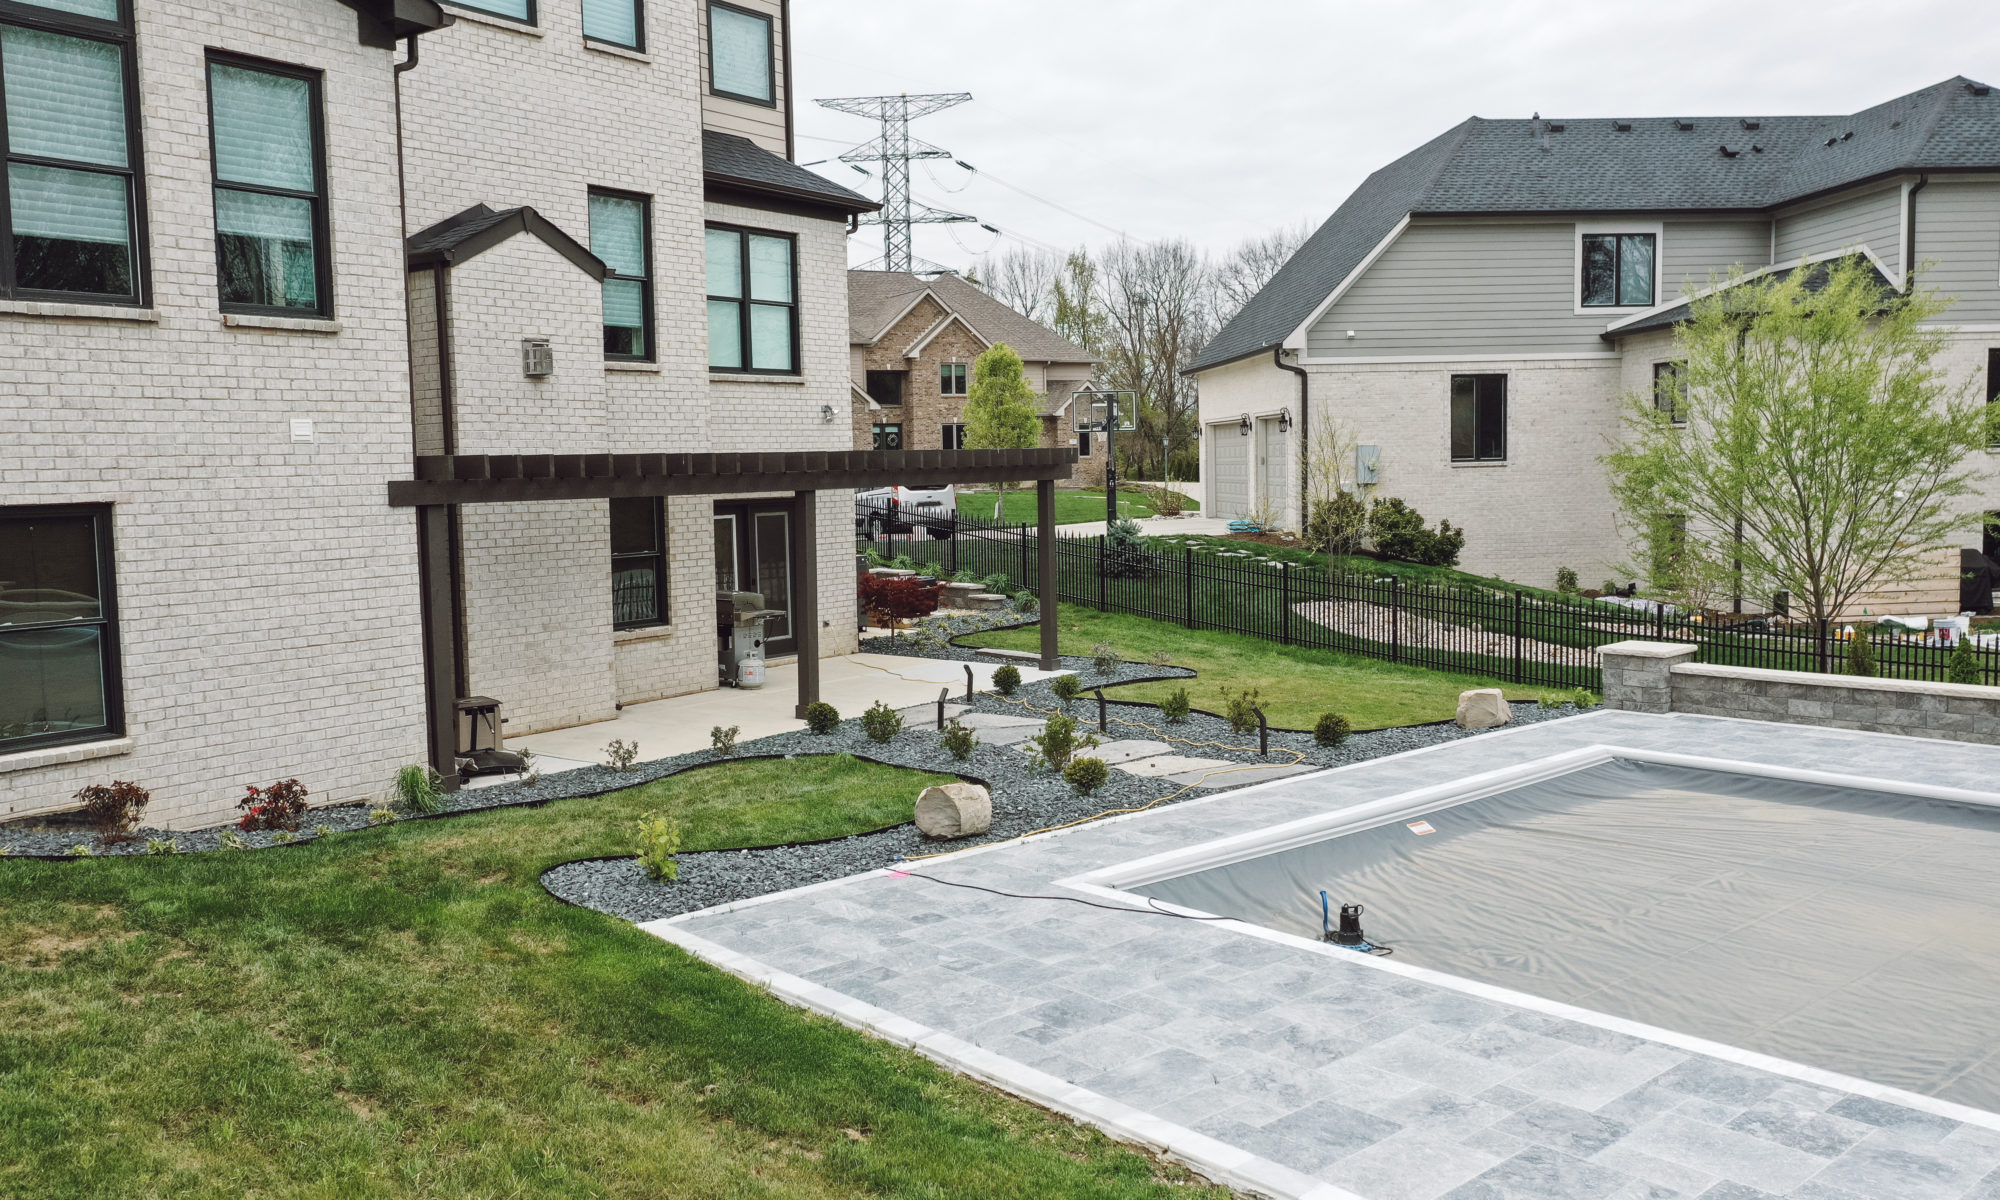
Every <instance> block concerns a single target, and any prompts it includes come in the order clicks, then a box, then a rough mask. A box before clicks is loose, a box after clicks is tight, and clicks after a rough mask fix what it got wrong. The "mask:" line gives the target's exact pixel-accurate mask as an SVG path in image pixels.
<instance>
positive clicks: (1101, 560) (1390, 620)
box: [862, 516, 2000, 691]
mask: <svg viewBox="0 0 2000 1200" xmlns="http://www.w3.org/2000/svg"><path fill="white" fill-rule="evenodd" d="M912 524H913V526H914V527H913V528H912V529H911V530H910V531H909V532H908V533H907V534H897V535H894V536H890V537H885V538H884V539H882V540H880V541H877V542H875V543H872V544H871V543H866V542H864V543H862V545H863V546H871V545H872V548H873V549H875V550H876V552H877V553H879V554H881V555H883V556H885V557H889V558H893V557H896V556H898V555H906V556H907V557H908V558H909V559H910V560H912V561H913V562H915V563H918V564H921V565H923V566H925V567H927V568H929V569H932V570H934V571H936V572H937V573H938V574H940V575H943V576H952V575H959V574H969V575H970V576H972V577H976V578H980V579H988V580H991V581H992V584H993V586H996V587H998V588H1000V589H1002V590H1003V591H1007V592H1013V591H1017V590H1021V589H1030V590H1032V589H1033V588H1034V587H1035V586H1036V585H1035V553H1036V541H1037V538H1036V532H1035V529H1034V527H1033V526H1030V525H998V524H993V523H990V522H985V521H980V520H977V519H975V518H971V517H966V516H960V517H958V518H956V519H955V520H951V521H926V520H923V519H915V520H913V522H912ZM1056 569H1057V585H1058V597H1059V599H1060V600H1061V602H1062V603H1065V604H1083V605H1087V606H1089V607H1091V608H1096V609H1100V610H1102V611H1104V612H1120V613H1133V614H1137V615H1139V616H1146V617H1153V618H1156V619H1159V620H1163V621H1172V622H1175V623H1177V624H1181V625H1184V626H1186V627H1187V628H1189V629H1219V630H1226V631H1229V632H1232V633H1243V634H1249V635H1252V636H1254V637H1260V638H1267V639H1269V640H1271V641H1275V642H1280V643H1282V644H1284V645H1288V646H1304V647H1310V648H1320V649H1328V650H1340V651H1345V652H1347V653H1350V654H1360V655H1366V656H1368V657H1370V658H1378V659H1385V660H1388V661H1390V662H1404V663H1411V664H1415V665H1418V666H1425V667H1433V668H1437V669H1439V670H1448V671H1458V672H1464V673H1469V674H1476V675H1484V676H1487V677H1490V678H1494V679H1501V680H1506V681H1509V682H1514V683H1522V684H1529V685H1534V686H1540V687H1558V688H1568V687H1583V688H1588V689H1590V690H1592V691H1599V690H1602V688H1603V682H1604V677H1603V672H1602V669H1601V668H1600V666H1599V664H1598V661H1597V649H1598V647H1600V646H1603V645H1606V644H1608V643H1611V642H1621V641H1628V640H1634V639H1637V640H1645V641H1668V642H1685V643H1690V644H1693V645H1695V646H1697V647H1698V648H1699V649H1698V652H1697V654H1696V656H1695V660H1696V661H1697V662H1704V663H1718V664H1727V665H1732V666H1746V667H1766V668H1772V669H1777V670H1788V671H1820V672H1825V671H1832V672H1842V671H1845V670H1846V669H1847V654H1848V646H1847V643H1846V641H1845V640H1844V638H1843V637H1842V636H1841V634H1840V632H1839V631H1833V632H1831V633H1830V634H1827V635H1822V634H1821V632H1820V631H1818V630H1817V629H1814V628H1808V627H1805V626H1804V625H1803V624H1802V623H1796V622H1794V623H1786V622H1781V621H1773V620H1769V619H1752V620H1745V621H1731V620H1730V619H1728V618H1723V619H1721V620H1716V619H1704V618H1702V617H1700V616H1694V615H1689V614H1682V613H1670V612H1667V611H1665V610H1664V609H1661V608H1658V607H1656V606H1655V607H1650V608H1636V607H1626V606H1623V605H1619V604H1612V603H1606V602H1604V601H1601V600H1591V599H1587V598H1582V597H1579V598H1577V599H1574V600H1570V599H1551V598H1548V597H1546V596H1538V595H1530V594H1526V593H1523V592H1519V591H1496V590H1493V589H1490V588H1483V587H1476V586H1469V585H1461V584H1449V585H1447V584H1432V583H1426V582H1413V581H1411V580H1407V579H1403V578H1401V577H1399V576H1397V575H1394V574H1389V573H1386V572H1384V573H1381V574H1372V573H1369V572H1367V571H1349V570H1339V569H1335V570H1329V569H1326V568H1323V567H1318V566H1302V565H1299V564H1296V563H1288V562H1282V561H1274V560H1272V559H1271V558H1270V557H1269V556H1267V555H1263V554H1261V553H1259V548H1258V546H1257V545H1256V544H1255V543H1244V549H1243V551H1241V552H1239V553H1227V552H1223V553H1218V552H1212V551H1197V550H1194V549H1192V548H1189V547H1177V548H1165V547H1159V546H1153V547H1149V548H1144V549H1135V548H1126V547H1119V546H1117V545H1114V544H1112V543H1110V542H1108V541H1107V540H1106V539H1105V538H1102V537H1088V538H1084V537H1068V538H1061V539H1059V540H1058V542H1057V548H1056ZM995 577H1002V578H995ZM1857 636H1868V637H1869V642H1870V646H1871V648H1872V649H1873V651H1874V657H1875V662H1876V666H1877V669H1878V672H1879V674H1881V675H1883V676H1885V677H1893V678H1901V679H1914V680H1930V681H1939V680H1943V679H1944V678H1945V673H1946V670H1947V668H1948V666H1949V663H1950V660H1951V657H1952V651H1951V649H1950V648H1948V647H1944V646H1940V645H1936V644H1932V643H1930V642H1929V641H1928V640H1926V639H1925V638H1924V637H1923V636H1922V635H1915V634H1912V635H1911V636H1908V637H1900V636H1895V635H1891V634H1886V633H1879V632H1878V633H1874V634H1872V635H1857ZM1972 653H1973V656H1974V659H1975V661H1976V662H1977V664H1978V667H1979V671H1980V677H1981V682H1984V683H1989V684H1991V683H2000V646H1994V647H1988V646H1977V645H1975V646H1973V647H1972Z"/></svg>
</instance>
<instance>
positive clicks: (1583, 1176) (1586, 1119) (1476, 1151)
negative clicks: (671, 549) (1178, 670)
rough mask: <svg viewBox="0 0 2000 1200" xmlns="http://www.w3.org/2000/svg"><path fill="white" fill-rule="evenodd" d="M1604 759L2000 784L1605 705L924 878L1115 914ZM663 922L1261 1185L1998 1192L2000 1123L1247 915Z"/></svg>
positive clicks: (1962, 759) (695, 942)
mask: <svg viewBox="0 0 2000 1200" xmlns="http://www.w3.org/2000/svg"><path fill="white" fill-rule="evenodd" d="M1593 745H1612V746H1620V747H1628V748H1631V749H1633V750H1649V749H1650V750H1656V751H1664V752H1670V753H1674V752H1678V753H1699V754H1705V755H1710V756H1713V757H1715V758H1719V759H1727V760H1734V761H1738V762H1744V763H1762V764H1768V765H1772V766H1778V767H1797V768H1805V769H1813V770H1821V771H1828V770H1832V771H1840V772H1844V773H1847V774H1851V775H1855V776H1860V777H1865V778H1870V779H1878V780H1882V781H1884V782H1890V783H1895V782H1901V783H1925V784H1931V785H1937V786H1944V787H1953V788H1962V789H1969V790H1974V791H1981V792H1987V793H1991V792H1992V791H1994V790H1995V787H1996V781H2000V747H1992V746H1977V745H1967V744H1960V743H1950V742H1938V741H1928V740H1918V739H1908V738H1897V737H1889V736H1885V735H1878V734H1866V733H1851V732H1846V731H1840V730H1821V729H1812V728H1806V727H1801V726H1794V725H1773V724H1765V723H1759V722H1753V721H1737V720H1728V719H1721V718H1711V717H1693V716H1687V715H1661V716H1655V715H1648V714H1639V713H1626V712H1600V713H1594V714H1591V715H1588V716H1584V717H1577V718H1574V719H1570V720H1562V721H1553V722H1546V723H1542V724H1537V725H1530V726H1525V727H1521V728H1517V729H1511V730H1504V731H1499V732H1496V733H1493V734H1488V735H1484V736H1481V737H1477V738H1468V739H1465V740H1461V741H1456V742H1451V743H1447V744H1445V745H1442V746H1437V747H1433V748H1431V749H1427V750H1422V751H1417V752H1413V753H1410V754H1404V755H1398V756H1395V757H1392V758H1385V759H1376V760H1373V761H1370V762H1366V763H1360V764H1357V765H1355V766H1351V767H1345V768H1341V769H1338V770H1333V771H1325V772H1320V773H1317V774H1311V775H1303V776H1297V777H1294V778H1288V779H1282V780H1277V781H1274V782H1271V783H1267V784H1263V785H1260V786H1257V787H1253V788H1248V789H1244V790H1240V791H1234V792H1225V793H1221V794H1218V795H1216V796H1213V797H1209V798H1205V799H1202V800H1197V801H1192V802H1188V803H1185V804H1181V805H1177V806H1175V807H1171V808H1167V809H1162V810H1159V811H1155V812H1150V813H1144V814H1140V815H1137V816H1132V817H1123V818H1114V819H1110V820H1106V821H1102V822H1097V823H1093V824H1090V825H1085V826H1081V827H1079V828H1076V829H1073V830H1069V831H1065V832H1063V833H1060V834H1050V835H1043V836H1040V837H1036V838H1031V839H1027V840H1023V841H1018V842H1012V843H1002V844H1000V845H996V846H991V847H985V848H981V849H978V850H973V851H967V852H964V853H961V854H955V855H950V856H948V857H942V858H935V859H929V860H924V861H923V862H921V863H913V864H911V865H910V867H909V871H910V872H918V871H920V872H921V873H922V874H924V875H927V876H932V877H935V878H936V879H943V880H950V881H953V882H957V883H969V884H977V885H979V886H981V887H986V888H993V889H997V890H1000V891H1006V892H1013V893H1026V894H1035V895H1047V896H1072V897H1076V898H1078V899H1092V900H1096V901H1098V902H1100V903H1114V902H1113V901H1110V900H1107V899H1105V897H1104V896H1103V895H1102V894H1100V893H1094V892H1088V891H1083V890H1079V886H1078V885H1077V884H1076V883H1075V882H1073V880H1074V877H1076V876H1079V875H1082V874H1085V873H1089V872H1094V871H1100V870H1103V869H1105V868H1110V867H1115V866H1117V865H1119V864H1122V863H1127V862H1131V861H1134V860H1137V859H1141V858H1145V857H1148V856H1151V855H1155V854H1160V853H1163V852H1167V851H1172V850H1177V849H1182V848H1185V847H1190V846H1195V845H1199V844H1201V843H1205V842H1210V841H1213V840H1214V839H1216V838H1219V837H1225V836H1230V835H1235V834H1242V833H1247V832H1250V831H1253V830H1258V829H1263V828H1266V827H1269V826H1272V825H1275V824H1278V823H1280V822H1284V821H1291V820H1296V819H1299V818H1301V817H1307V816H1311V815H1314V814H1317V813H1323V812H1332V811H1336V810H1339V809H1344V808H1348V807H1351V806H1353V805H1356V804H1359V803H1363V802H1366V801H1369V800H1374V799H1378V798H1381V797H1384V796H1388V795H1393V794H1396V793H1400V792H1404V791H1409V790H1413V789H1416V788H1421V787H1426V786H1431V785H1436V784H1440V783H1443V782H1446V781H1449V780H1453V779H1458V778H1463V777H1466V776H1471V775H1476V774H1480V773H1482V772H1488V771H1493V770H1496V769H1499V768H1503V767H1507V766H1511V765H1516V764H1522V763H1529V762H1534V761H1537V760H1539V759H1543V758H1546V757H1548V756H1550V755H1554V754H1558V753H1562V752H1566V751H1572V750H1579V749H1582V748H1585V747H1589V746H1593ZM1066 881H1070V882H1066ZM1127 903H1130V901H1127ZM645 928H646V929H648V930H650V931H652V932H654V933H655V934H657V935H658V936H660V937H662V938H665V939H667V940H670V941H673V942H675V943H678V944H679V945H681V946H683V947H685V948H686V949H688V950H689V951H691V952H692V953H694V954H696V955H698V956H700V957H702V958H705V959H707V960H709V961H710V962H713V963H715V964H717V965H718V966H721V967H722V968H724V969H726V970H729V971H732V972H734V973H736V974H738V975H741V976H743V977H745V978H748V979H751V980H754V981H757V982H759V983H761V984H763V985H764V986H767V987H769V988H770V989H771V990H772V991H773V992H775V993H776V994H778V995H780V996H781V997H783V998H785V999H786V1000H788V1001H790V1002H792V1003H795V1004H800V1005H803V1006H806V1007H809V1008H812V1009H815V1010H818V1011H821V1012H825V1013H829V1014H832V1015H834V1016H835V1017H837V1018H838V1019H840V1020H843V1021H845V1022H847V1023H849V1024H852V1025H855V1026H857V1027H860V1028H863V1029H867V1030H869V1031H870V1032H872V1033H875V1034H877V1035H879V1036H882V1037H884V1038H888V1039H890V1040H893V1041H897V1042H900V1043H903V1044H907V1045H912V1046H914V1047H916V1048H917V1049H918V1050H919V1051H921V1052H922V1053H925V1054H927V1055H929V1056H930V1057H932V1058H934V1059H937V1060H939V1061H940V1062H943V1063H945V1064H947V1065H949V1066H951V1067H953V1068H954V1069H957V1070H960V1071H963V1072H965V1073H967V1074H970V1075H973V1076H976V1077H979V1078H982V1079H986V1080H988V1081H990V1082H993V1083H995V1084H997V1085H998V1086H1001V1087H1003V1088H1006V1089H1007V1090H1010V1091H1013V1092H1015V1093H1017V1094H1020V1095H1023V1096H1026V1097H1028V1098H1029V1099H1032V1100H1034V1101H1036V1102H1039V1103H1042V1104H1045V1105H1048V1106H1049V1107H1052V1108H1055V1109H1057V1110H1059V1111H1063V1112H1066V1113H1070V1114H1072V1115H1075V1116H1077V1117H1079V1118H1081V1119H1085V1120H1089V1121H1092V1122H1093V1123H1096V1124H1098V1125H1100V1126H1102V1127H1104V1128H1106V1129H1107V1130H1110V1131H1111V1132H1113V1133H1114V1134H1115V1135H1117V1136H1120V1137H1124V1138H1127V1139H1129V1140H1134V1141H1138V1142H1142V1143H1144V1144H1147V1145H1150V1146H1152V1147H1155V1148H1157V1149H1160V1150H1163V1151H1165V1152H1166V1153H1168V1154H1171V1155H1172V1156H1174V1157H1177V1158H1179V1159H1181V1160H1183V1161H1186V1162H1188V1163H1190V1164H1191V1165H1193V1166H1195V1167H1196V1168H1197V1169H1199V1170H1201V1171H1203V1172H1204V1173H1205V1174H1207V1175H1209V1176H1210V1177H1211V1178H1214V1179H1216V1180H1217V1181H1219V1182H1223V1183H1227V1184H1231V1185H1233V1186H1236V1187H1239V1188H1241V1189H1243V1190H1245V1191H1247V1192H1250V1193H1253V1194H1260V1195H1269V1196H1279V1197H1295V1196H1296V1197H1310V1198H1311V1200H1355V1198H1361V1200H1431V1198H1436V1197H1448V1198H1450V1200H1528V1198H1537V1200H1540V1198H1553V1200H1672V1198H1675V1197H1690V1198H1694V1197H1699V1198H1701V1200H1766V1198H1769V1197H1786V1198H1790V1200H2000V1117H1995V1116H1993V1115H1992V1114H1986V1113H1980V1112H1976V1111H1973V1110H1967V1109H1962V1108H1959V1107H1957V1106H1953V1105H1950V1104H1947V1103H1945V1102H1942V1101H1936V1100H1930V1099H1928V1098H1923V1097H1912V1096H1908V1095H1906V1094H1904V1093H1898V1092H1895V1091H1894V1090H1892V1089H1889V1088H1884V1087H1880V1086H1876V1085H1872V1084H1867V1083H1864V1082H1861V1081H1857V1080H1847V1079H1844V1078H1842V1077H1839V1076H1834V1075H1831V1074H1828V1073H1826V1072H1821V1071H1816V1070H1813V1069H1811V1068H1805V1067H1795V1066H1792V1065H1790V1064H1785V1063H1782V1062H1778V1061H1777V1060H1770V1059H1763V1058H1760V1057H1759V1056H1756V1055H1752V1054H1748V1053H1745V1052H1741V1051H1735V1050H1731V1049H1729V1048H1727V1047H1721V1046H1717V1045H1714V1044H1712V1043H1704V1042H1700V1041H1698V1040H1696V1039H1692V1038H1688V1037H1684V1036H1680V1035H1676V1034H1672V1033H1669V1032H1666V1031H1662V1030H1654V1029H1649V1028H1648V1027H1645V1026H1640V1025H1636V1024H1634V1023H1631V1022H1626V1021H1621V1020H1619V1019H1617V1018H1612V1017H1605V1016H1598V1015H1595V1014H1587V1013H1580V1012H1577V1011H1576V1010H1568V1009H1564V1008H1562V1007H1561V1006H1559V1005H1553V1004H1550V1003H1548V1002H1546V1001H1539V1000H1536V999H1534V998H1530V997H1522V996H1519V995H1517V994H1514V993H1508V992H1503V991H1501V990H1500V989H1496V988H1492V987H1489V986H1486V985H1483V984H1479V983H1474V982H1471V981H1466V980H1451V979H1449V978H1448V977H1443V976H1439V975H1437V974H1436V973H1433V972H1427V971H1423V970H1421V969H1416V968H1411V967H1407V966H1399V965H1398V964H1396V963H1395V961H1394V960H1393V959H1364V958H1361V957H1359V956H1356V955H1354V954H1352V953H1351V952H1348V951H1342V950H1335V949H1331V948H1325V947H1319V946H1315V945H1311V944H1309V943H1305V942H1301V941H1298V940H1296V939H1290V938H1286V937H1285V936H1283V935H1279V934H1273V933H1270V932H1269V931H1264V930H1260V929H1257V928H1255V927H1253V926H1249V925H1245V924H1240V923H1237V922H1203V921H1194V920H1181V919H1173V918H1171V917H1168V916H1159V915H1153V914H1150V913H1130V912H1111V911H1106V910H1104V909H1100V908H1091V907H1086V906H1084V905H1080V904H1073V903H1065V902H1062V901H1055V900H1042V899H1007V898H1001V897H996V896H994V895H991V894H989V893H987V892H982V891H973V890H967V889H964V888H958V887H948V886H943V885H941V884H939V883H936V882H931V881H929V880H926V879H920V878H916V877H915V876H914V875H913V874H910V873H898V872H872V873H870V874H867V875H862V876H856V877H854V878H851V879H845V880H838V881H835V882H833V883H828V884H822V885H819V886H816V887H813V888H807V889H801V890H799V891H795V892H788V893H781V894H778V895H774V896H768V897H763V898H761V899H759V900H755V901H747V902H744V903H741V904H737V905H735V906H732V907H731V908H729V909H726V910H710V911H708V912H704V913H693V914H689V915H687V916H684V917H678V918H673V919H671V920H667V921H661V922H655V923H652V924H649V925H647V926H645ZM1727 1002H1728V998H1727V997H1717V1003H1720V1004H1726V1003H1727Z"/></svg>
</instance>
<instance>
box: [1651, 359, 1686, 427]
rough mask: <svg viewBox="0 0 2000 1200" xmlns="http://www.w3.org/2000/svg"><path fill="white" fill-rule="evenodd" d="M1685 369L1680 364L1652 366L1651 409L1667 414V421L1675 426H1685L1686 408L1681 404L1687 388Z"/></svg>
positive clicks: (1670, 363)
mask: <svg viewBox="0 0 2000 1200" xmlns="http://www.w3.org/2000/svg"><path fill="white" fill-rule="evenodd" d="M1686 367H1687V364H1686V363H1681V362H1656V363H1654V364H1653V407H1654V408H1655V409H1657V410H1659V411H1660V412H1663V413H1665V414H1667V419H1668V420H1669V421H1672V422H1673V423H1674V424H1676V425H1685V424H1687V406H1686V405H1685V404H1683V403H1682V396H1683V393H1684V391H1685V389H1686V387H1687V384H1686V382H1685V369H1686Z"/></svg>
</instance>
